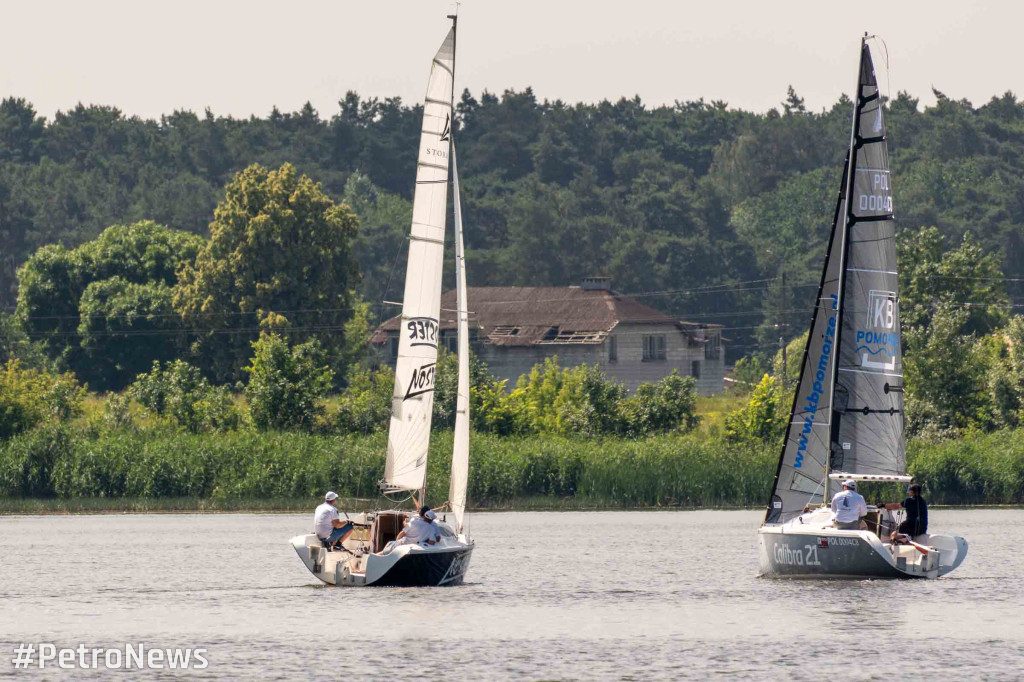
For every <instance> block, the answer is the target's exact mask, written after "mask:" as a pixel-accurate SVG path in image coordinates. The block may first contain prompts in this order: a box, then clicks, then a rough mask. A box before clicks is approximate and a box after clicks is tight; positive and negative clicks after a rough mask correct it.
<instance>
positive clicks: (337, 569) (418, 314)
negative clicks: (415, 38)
mask: <svg viewBox="0 0 1024 682" xmlns="http://www.w3.org/2000/svg"><path fill="white" fill-rule="evenodd" d="M449 18H450V19H451V20H452V28H451V30H450V31H449V32H448V35H447V36H446V37H445V40H444V42H443V43H442V44H441V48H440V49H439V50H438V51H437V54H436V55H435V56H434V60H433V64H432V66H431V71H430V80H429V82H428V86H427V95H426V98H425V100H424V105H423V128H422V133H421V135H420V149H419V157H418V162H417V168H416V191H415V195H414V198H413V213H412V228H411V233H410V242H409V258H408V263H407V266H406V280H405V296H404V299H403V303H402V329H403V332H404V333H402V334H401V335H400V337H399V338H400V340H399V348H398V363H397V366H396V369H395V390H394V394H393V396H392V403H391V424H390V428H389V431H388V449H387V463H386V465H385V470H384V479H383V480H382V481H381V491H382V493H383V494H384V495H386V496H392V497H388V499H393V496H396V495H399V496H400V495H409V496H412V495H415V494H416V493H419V499H420V501H422V502H425V497H426V474H427V454H428V450H429V447H430V426H431V418H432V413H433V405H434V380H435V366H436V363H437V344H438V341H439V340H440V339H439V337H440V335H439V333H438V330H439V324H438V322H439V319H440V314H441V274H442V269H443V259H444V234H445V222H446V220H445V219H446V212H447V201H448V172H449V167H448V166H449V163H448V162H449V158H450V159H451V162H452V163H451V165H452V169H451V170H452V172H453V179H454V192H455V251H456V254H455V255H456V288H457V298H458V306H457V307H458V310H457V315H458V359H459V365H458V366H459V377H458V399H457V405H456V410H457V414H456V420H455V445H454V448H453V454H452V467H451V484H450V489H449V502H450V503H451V507H452V515H453V516H454V526H453V525H449V524H448V523H447V522H446V521H447V520H446V519H438V520H437V521H435V524H436V525H437V529H438V533H439V534H440V536H441V540H440V541H438V542H437V543H436V544H433V545H426V546H421V545H419V544H397V545H394V546H389V543H390V542H391V541H393V540H395V538H396V536H397V535H398V534H399V532H401V530H402V528H403V525H404V523H405V521H406V520H407V519H408V518H409V517H410V516H411V514H415V512H411V513H410V512H406V511H402V510H398V509H389V510H378V511H367V512H363V513H360V514H355V515H351V516H349V517H348V518H349V520H351V521H352V522H353V524H354V531H353V532H352V534H351V535H350V536H349V537H348V539H346V540H345V543H344V544H345V548H344V550H340V549H335V550H334V551H328V548H327V547H325V546H324V545H325V543H323V542H322V541H321V540H320V539H319V538H318V537H317V536H316V535H315V534H308V535H299V536H297V537H294V538H292V539H291V544H292V546H293V547H294V548H295V551H296V553H297V554H298V555H299V558H300V559H301V560H302V562H303V563H304V564H305V565H306V568H308V569H309V570H310V572H311V573H313V575H315V576H316V577H317V578H319V579H320V580H322V581H323V582H325V583H328V584H330V585H339V586H368V585H376V586H397V587H414V586H439V585H458V584H461V583H462V581H463V579H464V577H465V575H466V571H467V570H468V569H469V560H470V556H471V555H472V552H473V548H474V542H473V541H472V540H471V539H470V538H469V537H468V534H467V533H466V532H465V528H464V526H465V511H466V488H467V485H468V480H469V336H468V334H469V330H468V312H467V307H466V272H465V260H464V257H463V244H462V212H461V205H460V202H459V190H458V170H457V168H456V167H455V147H454V143H453V140H452V132H453V131H452V109H453V107H452V104H453V97H454V78H455V32H456V22H457V19H456V17H454V16H450V17H449Z"/></svg>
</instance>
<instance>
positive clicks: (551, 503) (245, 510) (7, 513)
mask: <svg viewBox="0 0 1024 682" xmlns="http://www.w3.org/2000/svg"><path fill="white" fill-rule="evenodd" d="M318 502H319V500H317V499H311V498H283V499H271V500H211V499H198V498H149V499H141V498H133V499H127V498H121V499H109V498H95V497H80V498H71V499H42V498H29V499H0V518H2V517H16V516H72V515H74V516H86V515H99V514H286V513H296V514H298V513H312V510H313V508H314V507H315V506H316V505H317V503H318ZM341 503H342V504H341V508H342V509H344V510H346V511H361V510H365V509H371V508H373V507H374V504H375V501H374V500H369V499H351V498H350V499H341ZM930 507H931V508H932V509H952V510H977V509H1024V504H933V505H930ZM760 509H761V507H753V506H731V505H722V506H709V507H692V506H686V505H678V506H670V505H630V506H626V505H622V504H617V503H615V502H607V501H606V502H601V501H597V500H577V499H574V498H550V497H536V498H522V499H516V500H508V501H505V502H501V503H497V504H489V505H481V506H472V505H471V506H470V507H469V511H470V512H472V513H485V514H486V513H489V512H542V511H543V512H548V511H550V512H564V511H594V512H597V511H636V512H651V511H664V512H687V511H757V510H760Z"/></svg>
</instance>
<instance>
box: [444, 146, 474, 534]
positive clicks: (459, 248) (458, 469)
mask: <svg viewBox="0 0 1024 682" xmlns="http://www.w3.org/2000/svg"><path fill="white" fill-rule="evenodd" d="M452 193H453V195H454V199H455V300H456V305H455V307H456V316H457V318H458V342H459V343H458V346H459V347H458V353H459V376H458V389H457V397H456V401H455V438H454V442H453V445H452V466H451V480H450V483H449V488H448V500H449V501H450V502H451V506H452V512H453V513H454V514H455V530H456V532H460V533H461V532H462V528H463V518H464V517H465V513H466V487H467V485H468V483H469V305H468V303H467V300H466V294H467V290H466V252H465V245H464V244H463V240H462V202H461V198H460V196H459V165H458V159H457V156H456V153H455V142H454V141H453V142H452Z"/></svg>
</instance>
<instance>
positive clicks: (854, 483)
mask: <svg viewBox="0 0 1024 682" xmlns="http://www.w3.org/2000/svg"><path fill="white" fill-rule="evenodd" d="M843 485H845V486H846V487H847V488H849V489H851V490H856V489H857V481H855V480H853V479H852V478H848V479H846V480H845V481H843Z"/></svg>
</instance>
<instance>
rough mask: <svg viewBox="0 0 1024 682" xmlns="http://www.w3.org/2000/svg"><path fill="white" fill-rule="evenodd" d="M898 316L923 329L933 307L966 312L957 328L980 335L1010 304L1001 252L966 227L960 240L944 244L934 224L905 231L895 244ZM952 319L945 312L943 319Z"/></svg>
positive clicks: (1001, 320)
mask: <svg viewBox="0 0 1024 682" xmlns="http://www.w3.org/2000/svg"><path fill="white" fill-rule="evenodd" d="M899 261H900V316H901V318H902V322H903V326H904V328H905V329H922V330H923V329H927V328H928V327H930V326H931V325H932V324H933V319H934V316H935V314H936V311H938V310H940V309H942V308H950V307H959V308H962V309H963V310H964V312H965V315H963V316H957V317H956V319H957V320H960V321H961V322H962V325H963V326H962V327H961V328H960V329H959V330H958V333H959V334H975V335H978V336H984V335H986V334H989V333H991V332H992V331H993V330H995V329H996V328H998V327H1001V326H1002V325H1003V324H1005V322H1006V319H1007V315H1006V311H1007V308H1008V307H1009V300H1008V299H1007V296H1006V288H1005V284H1004V277H1003V273H1002V271H1001V270H1000V267H999V258H998V256H996V255H995V254H986V253H985V252H984V250H983V249H982V248H981V246H980V245H979V244H978V243H977V242H976V241H975V240H974V239H973V238H972V237H971V236H970V234H969V233H965V234H964V236H963V240H962V241H961V242H960V245H959V246H958V247H957V248H955V249H951V250H948V251H944V250H943V238H942V235H941V233H940V232H939V230H938V229H936V228H934V227H922V228H921V229H919V230H917V231H916V232H909V233H904V234H903V235H902V237H901V239H900V244H899ZM950 319H952V318H949V317H947V318H946V320H945V321H946V322H949V321H950Z"/></svg>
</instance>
